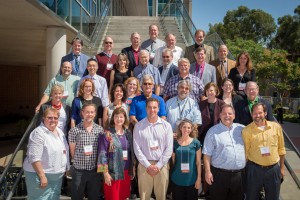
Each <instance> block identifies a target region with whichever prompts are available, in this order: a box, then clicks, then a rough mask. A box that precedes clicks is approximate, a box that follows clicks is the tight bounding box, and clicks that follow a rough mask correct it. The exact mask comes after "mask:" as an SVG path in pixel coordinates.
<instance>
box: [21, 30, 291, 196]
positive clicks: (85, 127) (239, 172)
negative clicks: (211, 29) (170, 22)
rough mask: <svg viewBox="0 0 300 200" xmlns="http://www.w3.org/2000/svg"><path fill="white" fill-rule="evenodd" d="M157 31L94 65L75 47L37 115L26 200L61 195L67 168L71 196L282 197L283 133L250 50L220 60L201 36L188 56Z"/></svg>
mask: <svg viewBox="0 0 300 200" xmlns="http://www.w3.org/2000/svg"><path fill="white" fill-rule="evenodd" d="M158 34H159V30H158V27H157V26H156V25H154V24H152V25H150V26H149V35H150V38H149V39H148V40H145V41H144V42H142V43H141V38H140V35H139V34H138V33H137V32H134V33H132V34H131V37H130V40H131V44H132V45H131V46H129V47H126V48H124V49H122V53H120V54H118V55H115V54H113V52H112V49H113V39H112V38H111V37H109V36H106V37H105V38H104V40H103V51H102V52H100V53H99V54H97V55H96V56H95V57H94V58H89V57H88V56H86V55H84V54H83V53H81V50H82V46H83V42H82V40H80V39H79V38H74V39H73V40H72V49H73V51H72V53H70V54H68V55H66V56H64V57H63V58H62V61H61V68H60V71H59V73H58V74H57V76H55V77H54V78H53V79H52V80H51V81H50V82H49V84H48V86H47V88H46V90H45V92H44V95H43V97H42V99H41V100H40V102H39V104H38V106H37V107H36V112H38V113H39V114H38V120H37V125H36V128H35V129H34V130H33V131H32V133H31V135H30V138H29V143H28V152H27V157H26V159H25V161H24V171H25V180H26V184H27V191H28V198H29V199H59V195H60V190H61V185H62V180H63V178H62V177H63V176H64V173H65V172H66V171H68V170H71V175H72V191H71V198H72V199H74V200H76V199H78V200H79V199H80V200H81V199H83V198H84V196H86V197H88V199H95V200H96V199H100V198H101V196H102V195H104V198H105V199H107V200H110V199H111V200H119V199H120V200H124V199H128V198H129V197H130V195H131V194H133V193H134V194H138V195H139V196H140V198H141V199H143V200H148V199H150V197H151V196H152V195H153V193H154V196H155V198H156V199H159V200H163V199H166V196H167V194H170V193H171V194H172V199H174V200H182V199H188V200H193V199H198V196H199V195H200V196H207V195H208V194H209V196H210V198H211V199H213V200H214V199H215V200H221V199H224V200H225V199H228V200H229V199H230V200H231V199H237V200H240V199H243V197H244V196H245V197H246V199H247V200H248V199H250V200H252V199H253V200H257V199H258V198H259V193H260V191H261V190H262V188H263V189H264V191H265V194H266V198H267V199H278V198H279V192H280V183H281V179H282V178H283V176H284V155H285V147H284V140H283V135H282V129H281V126H280V125H279V124H277V123H276V122H273V121H274V117H273V115H272V109H271V106H270V104H269V103H268V102H267V101H265V100H264V99H262V98H260V97H259V87H258V85H257V83H256V82H255V69H254V68H253V66H252V63H251V59H250V56H249V54H248V53H247V52H241V53H240V54H239V55H238V57H237V62H235V61H233V60H230V59H228V58H227V54H228V49H227V47H226V45H220V47H219V48H218V58H216V59H214V52H213V48H212V47H210V46H208V45H205V44H203V41H204V39H205V32H204V31H203V30H200V29H199V30H197V31H196V32H195V41H196V43H195V44H194V45H191V46H189V47H186V49H185V51H183V50H182V49H181V48H180V47H178V46H176V37H175V35H174V34H172V33H169V34H167V35H166V37H165V41H162V40H160V39H158V38H157V36H158ZM209 63H210V64H209ZM202 163H203V166H202ZM70 166H71V167H70ZM199 191H201V193H200V194H199Z"/></svg>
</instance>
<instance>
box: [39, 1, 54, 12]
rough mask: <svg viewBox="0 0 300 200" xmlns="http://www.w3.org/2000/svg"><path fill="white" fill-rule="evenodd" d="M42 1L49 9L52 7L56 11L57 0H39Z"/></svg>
mask: <svg viewBox="0 0 300 200" xmlns="http://www.w3.org/2000/svg"><path fill="white" fill-rule="evenodd" d="M39 1H40V2H42V3H43V4H44V5H45V6H47V7H48V8H49V9H51V10H52V11H53V12H55V13H56V10H55V7H56V0H39Z"/></svg>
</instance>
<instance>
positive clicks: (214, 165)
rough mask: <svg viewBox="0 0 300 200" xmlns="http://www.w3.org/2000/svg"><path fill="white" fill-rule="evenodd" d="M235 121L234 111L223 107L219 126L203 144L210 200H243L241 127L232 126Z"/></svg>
mask: <svg viewBox="0 0 300 200" xmlns="http://www.w3.org/2000/svg"><path fill="white" fill-rule="evenodd" d="M234 117H235V111H234V108H233V107H232V106H231V105H228V104H224V105H223V106H222V110H221V113H220V119H221V122H220V123H219V124H217V125H215V126H213V127H211V128H210V129H209V130H208V132H207V134H206V137H205V140H204V146H203V152H202V153H203V154H204V157H203V159H204V167H205V181H206V182H207V183H208V184H209V185H211V186H210V192H209V194H210V195H209V196H210V199H212V200H220V199H230V200H241V199H243V194H244V184H243V173H244V167H245V165H246V158H245V150H244V142H243V138H242V130H243V128H244V126H243V125H241V124H237V123H233V120H234ZM224 183H226V184H224Z"/></svg>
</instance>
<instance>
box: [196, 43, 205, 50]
mask: <svg viewBox="0 0 300 200" xmlns="http://www.w3.org/2000/svg"><path fill="white" fill-rule="evenodd" d="M199 47H204V44H197V43H195V49H198V48H199Z"/></svg>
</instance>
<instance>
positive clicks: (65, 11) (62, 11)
mask: <svg viewBox="0 0 300 200" xmlns="http://www.w3.org/2000/svg"><path fill="white" fill-rule="evenodd" d="M69 5H70V0H65V1H58V4H57V15H58V16H60V17H61V18H63V20H65V21H67V22H70V9H69Z"/></svg>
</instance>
